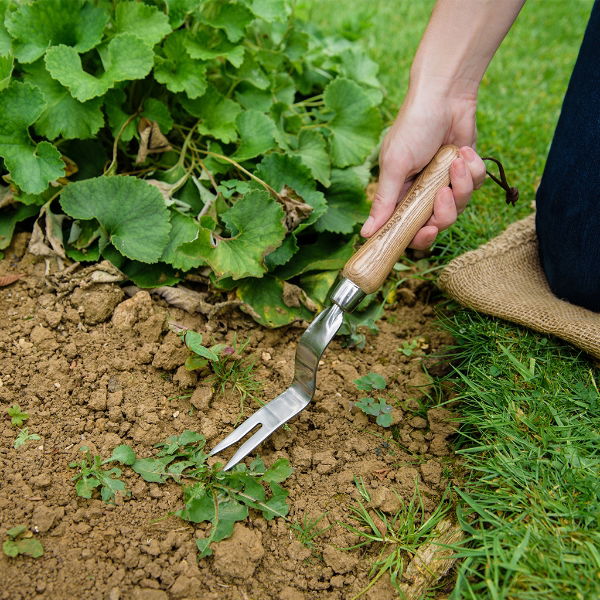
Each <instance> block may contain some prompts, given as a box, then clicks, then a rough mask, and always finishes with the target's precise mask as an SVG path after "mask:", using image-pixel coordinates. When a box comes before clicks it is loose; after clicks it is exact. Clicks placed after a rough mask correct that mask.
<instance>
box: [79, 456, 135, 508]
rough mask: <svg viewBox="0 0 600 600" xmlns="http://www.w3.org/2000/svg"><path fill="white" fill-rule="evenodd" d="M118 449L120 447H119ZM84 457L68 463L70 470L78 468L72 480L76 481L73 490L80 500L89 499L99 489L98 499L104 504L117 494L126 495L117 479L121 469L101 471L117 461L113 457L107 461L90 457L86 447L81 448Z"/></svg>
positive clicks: (123, 485)
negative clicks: (108, 464)
mask: <svg viewBox="0 0 600 600" xmlns="http://www.w3.org/2000/svg"><path fill="white" fill-rule="evenodd" d="M119 448H120V446H119ZM81 450H82V451H83V452H84V457H83V458H82V459H81V460H80V461H79V462H72V463H69V467H71V468H72V469H76V468H79V473H77V474H76V475H75V476H74V477H73V478H72V479H73V481H76V482H77V483H76V484H75V490H76V491H77V495H78V496H81V497H82V498H91V497H92V494H93V492H94V490H95V489H96V488H99V490H100V497H101V498H102V500H103V501H104V502H110V501H111V500H112V499H113V498H114V497H115V494H116V493H117V492H121V493H127V492H126V490H125V484H124V483H123V482H122V481H121V480H120V479H119V477H120V476H121V469H119V468H118V467H113V468H111V469H103V468H102V467H103V465H105V464H106V463H109V462H112V461H114V460H118V459H116V458H114V452H113V456H112V457H111V458H109V459H107V460H102V458H100V456H98V455H94V456H93V455H92V453H91V452H90V449H89V448H88V447H87V446H82V447H81Z"/></svg>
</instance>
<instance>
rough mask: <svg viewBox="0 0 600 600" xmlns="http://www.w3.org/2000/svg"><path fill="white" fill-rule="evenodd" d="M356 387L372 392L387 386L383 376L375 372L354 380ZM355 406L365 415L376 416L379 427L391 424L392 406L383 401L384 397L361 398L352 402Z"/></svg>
mask: <svg viewBox="0 0 600 600" xmlns="http://www.w3.org/2000/svg"><path fill="white" fill-rule="evenodd" d="M354 383H355V385H356V387H357V388H358V389H359V390H364V391H366V392H373V391H375V390H384V389H385V388H386V386H387V383H386V381H385V378H384V377H383V376H382V375H378V374H377V373H369V374H368V375H364V376H363V377H359V378H358V379H355V380H354ZM354 404H355V405H356V406H357V408H360V410H362V411H363V412H364V413H365V414H366V415H372V416H374V417H376V419H375V422H376V423H377V425H381V427H390V425H391V424H392V415H391V414H390V413H391V412H392V407H391V406H390V405H389V404H388V403H387V402H386V401H385V399H384V398H378V399H377V400H375V399H374V398H361V399H360V400H358V402H355V403H354Z"/></svg>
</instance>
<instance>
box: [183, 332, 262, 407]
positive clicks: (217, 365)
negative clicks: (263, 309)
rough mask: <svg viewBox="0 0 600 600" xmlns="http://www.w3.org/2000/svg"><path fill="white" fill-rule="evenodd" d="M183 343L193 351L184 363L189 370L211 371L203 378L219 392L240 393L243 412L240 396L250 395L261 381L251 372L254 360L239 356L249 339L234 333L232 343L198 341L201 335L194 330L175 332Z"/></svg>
mask: <svg viewBox="0 0 600 600" xmlns="http://www.w3.org/2000/svg"><path fill="white" fill-rule="evenodd" d="M179 336H180V337H181V339H182V340H183V341H184V343H185V344H186V346H187V347H188V348H189V349H190V350H191V351H192V352H193V354H192V356H190V357H189V358H188V359H187V360H186V362H185V366H186V368H187V369H189V370H198V369H200V370H201V369H207V370H209V371H212V374H211V375H210V376H209V377H208V378H207V381H209V382H210V383H211V384H212V386H213V389H214V390H215V391H216V392H218V393H220V394H223V393H225V390H226V389H227V388H231V389H232V390H234V391H235V392H237V393H238V394H239V396H240V414H243V412H244V400H245V399H246V398H247V397H248V396H249V397H251V398H254V396H255V394H257V393H258V392H259V391H260V389H261V385H260V383H259V382H258V381H256V379H255V378H254V375H253V370H254V363H253V362H250V361H248V360H247V359H245V358H243V357H242V354H243V353H244V351H245V350H246V348H247V347H248V344H249V343H250V340H249V339H248V340H246V341H245V342H243V343H239V344H238V341H237V336H234V339H233V342H232V344H231V345H230V346H229V345H227V344H213V345H212V346H210V347H207V346H203V345H202V335H201V334H199V333H196V332H195V331H190V330H185V331H182V332H181V333H179Z"/></svg>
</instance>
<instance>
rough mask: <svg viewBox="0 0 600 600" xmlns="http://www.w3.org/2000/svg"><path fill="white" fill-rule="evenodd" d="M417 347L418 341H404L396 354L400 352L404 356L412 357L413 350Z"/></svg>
mask: <svg viewBox="0 0 600 600" xmlns="http://www.w3.org/2000/svg"><path fill="white" fill-rule="evenodd" d="M418 347H419V342H418V340H410V341H409V340H404V341H403V342H402V346H400V348H398V352H402V354H404V356H412V355H413V354H414V352H415V350H416V349H417V348H418Z"/></svg>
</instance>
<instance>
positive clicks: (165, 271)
mask: <svg viewBox="0 0 600 600" xmlns="http://www.w3.org/2000/svg"><path fill="white" fill-rule="evenodd" d="M105 258H107V257H106V256H105ZM108 260H110V261H111V262H112V263H113V264H114V265H115V267H117V268H118V269H120V270H121V271H123V273H125V275H127V277H129V279H131V281H133V283H135V285H137V286H138V287H140V288H144V289H147V288H155V287H160V286H163V285H175V284H176V283H179V282H180V281H181V279H182V274H181V272H180V271H176V270H175V269H174V268H173V267H172V266H171V265H168V264H166V263H164V262H157V263H153V264H151V265H149V264H148V263H146V262H140V261H137V260H130V261H127V262H125V263H124V264H122V265H120V266H118V265H116V264H115V263H114V262H113V260H112V258H108Z"/></svg>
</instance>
